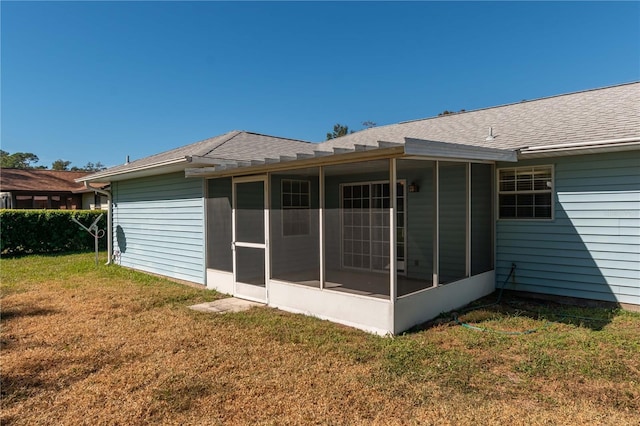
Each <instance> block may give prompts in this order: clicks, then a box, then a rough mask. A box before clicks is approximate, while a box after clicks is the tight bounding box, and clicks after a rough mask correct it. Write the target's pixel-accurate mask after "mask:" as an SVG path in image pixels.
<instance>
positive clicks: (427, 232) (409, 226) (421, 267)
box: [396, 159, 435, 296]
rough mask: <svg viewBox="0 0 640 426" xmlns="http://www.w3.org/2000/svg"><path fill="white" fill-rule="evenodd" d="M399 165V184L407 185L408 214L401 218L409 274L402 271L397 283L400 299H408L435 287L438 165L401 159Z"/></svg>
mask: <svg viewBox="0 0 640 426" xmlns="http://www.w3.org/2000/svg"><path fill="white" fill-rule="evenodd" d="M396 164H397V166H396V168H397V178H398V180H403V181H404V182H406V185H405V186H406V187H405V191H406V193H405V197H406V212H404V215H402V216H401V215H398V227H399V229H398V243H400V241H401V230H400V224H401V219H402V220H404V221H405V228H404V230H403V231H404V240H405V241H404V242H405V245H406V261H405V272H404V273H402V272H400V271H399V272H398V279H397V282H398V296H404V295H407V294H410V293H414V292H416V291H420V290H423V289H425V288H429V287H432V286H433V248H434V246H433V241H434V226H435V223H434V220H435V203H434V194H435V188H434V179H433V174H434V169H435V162H434V161H428V160H404V159H399V160H397V163H396ZM400 248H401V246H400V244H398V250H400ZM398 259H400V256H398Z"/></svg>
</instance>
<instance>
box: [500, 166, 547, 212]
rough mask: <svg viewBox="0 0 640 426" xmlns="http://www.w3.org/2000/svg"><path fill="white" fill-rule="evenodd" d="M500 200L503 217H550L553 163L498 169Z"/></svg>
mask: <svg viewBox="0 0 640 426" xmlns="http://www.w3.org/2000/svg"><path fill="white" fill-rule="evenodd" d="M498 203H499V209H498V210H499V213H500V219H551V218H552V217H553V167H552V166H532V167H514V168H508V169H499V170H498Z"/></svg>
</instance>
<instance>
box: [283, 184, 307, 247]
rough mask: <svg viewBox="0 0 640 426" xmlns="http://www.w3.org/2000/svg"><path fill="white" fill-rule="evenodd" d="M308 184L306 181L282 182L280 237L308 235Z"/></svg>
mask: <svg viewBox="0 0 640 426" xmlns="http://www.w3.org/2000/svg"><path fill="white" fill-rule="evenodd" d="M309 195H310V182H309V181H308V180H294V179H283V180H282V235H283V236H285V237H289V236H294V235H309V230H310V227H311V223H310V222H311V218H310V215H309V209H310V208H311V205H310V200H309Z"/></svg>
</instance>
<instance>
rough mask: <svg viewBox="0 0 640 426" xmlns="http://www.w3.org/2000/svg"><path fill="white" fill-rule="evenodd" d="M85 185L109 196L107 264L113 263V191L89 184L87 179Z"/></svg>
mask: <svg viewBox="0 0 640 426" xmlns="http://www.w3.org/2000/svg"><path fill="white" fill-rule="evenodd" d="M84 187H85V188H87V189H91V190H93V191H95V192H97V193H98V194H102V195H106V197H107V203H108V207H107V257H108V260H107V263H106V264H107V265H110V264H111V259H112V257H113V227H112V221H111V213H112V202H111V201H112V200H111V192H110V191H105V190H104V189H100V188H95V187H93V186H91V185H90V184H89V182H87V181H85V182H84Z"/></svg>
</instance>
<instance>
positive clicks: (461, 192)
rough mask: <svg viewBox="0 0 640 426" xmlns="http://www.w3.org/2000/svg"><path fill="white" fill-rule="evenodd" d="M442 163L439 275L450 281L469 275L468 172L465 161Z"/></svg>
mask: <svg viewBox="0 0 640 426" xmlns="http://www.w3.org/2000/svg"><path fill="white" fill-rule="evenodd" d="M439 164H440V168H439V183H440V188H439V190H440V191H439V206H440V210H439V217H440V235H439V241H440V256H439V259H440V268H439V272H440V274H439V277H440V284H446V283H449V282H452V281H456V280H459V279H462V278H464V277H465V276H466V269H467V173H466V164H465V163H454V162H447V161H441V162H440V163H439Z"/></svg>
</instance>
